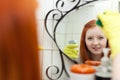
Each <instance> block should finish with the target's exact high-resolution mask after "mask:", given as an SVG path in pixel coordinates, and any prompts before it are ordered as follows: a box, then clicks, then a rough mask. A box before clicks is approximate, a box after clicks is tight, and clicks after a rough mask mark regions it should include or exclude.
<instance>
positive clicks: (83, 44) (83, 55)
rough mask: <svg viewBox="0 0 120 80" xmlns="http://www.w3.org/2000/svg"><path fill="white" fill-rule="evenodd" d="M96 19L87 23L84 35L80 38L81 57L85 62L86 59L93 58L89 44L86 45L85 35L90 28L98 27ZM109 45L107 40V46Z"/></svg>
mask: <svg viewBox="0 0 120 80" xmlns="http://www.w3.org/2000/svg"><path fill="white" fill-rule="evenodd" d="M96 26H97V25H96V20H91V21H89V22H88V23H87V24H85V26H84V28H83V31H82V35H81V40H80V59H81V61H82V62H83V63H84V62H85V61H86V60H92V58H91V56H90V51H89V50H88V48H87V46H86V42H85V36H86V32H87V30H88V29H90V28H93V27H96ZM106 47H109V45H108V41H107V46H106Z"/></svg>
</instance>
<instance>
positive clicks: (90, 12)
mask: <svg viewBox="0 0 120 80" xmlns="http://www.w3.org/2000/svg"><path fill="white" fill-rule="evenodd" d="M103 2H104V1H103ZM103 2H101V3H96V4H91V5H87V6H83V7H80V8H79V9H76V10H73V11H71V13H69V14H68V15H66V17H64V19H62V20H61V22H60V23H59V24H58V26H57V29H56V33H55V34H56V42H57V44H58V46H59V48H60V49H61V50H62V51H63V52H64V54H66V55H67V56H68V57H70V58H71V59H73V60H75V61H77V62H79V48H80V38H81V32H82V29H83V27H84V25H85V24H86V23H87V22H88V21H90V20H92V19H97V14H98V13H102V12H103V11H104V10H105V9H107V8H108V9H109V8H110V5H107V6H106V7H105V8H104V9H103V7H101V6H99V5H101V4H103ZM105 3H107V4H110V2H108V1H106V2H105ZM98 9H99V10H98ZM71 41H72V43H71ZM73 43H74V44H73ZM71 47H72V48H71Z"/></svg>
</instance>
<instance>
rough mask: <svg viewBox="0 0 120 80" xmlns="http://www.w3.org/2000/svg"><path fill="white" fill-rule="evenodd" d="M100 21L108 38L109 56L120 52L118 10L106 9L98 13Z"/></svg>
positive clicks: (119, 19)
mask: <svg viewBox="0 0 120 80" xmlns="http://www.w3.org/2000/svg"><path fill="white" fill-rule="evenodd" d="M98 20H100V21H101V23H102V26H103V27H102V30H103V32H104V33H105V35H106V36H107V38H108V41H109V45H110V48H111V57H112V58H113V57H115V56H116V55H117V53H120V14H119V13H118V12H113V11H106V12H105V13H103V14H99V15H98Z"/></svg>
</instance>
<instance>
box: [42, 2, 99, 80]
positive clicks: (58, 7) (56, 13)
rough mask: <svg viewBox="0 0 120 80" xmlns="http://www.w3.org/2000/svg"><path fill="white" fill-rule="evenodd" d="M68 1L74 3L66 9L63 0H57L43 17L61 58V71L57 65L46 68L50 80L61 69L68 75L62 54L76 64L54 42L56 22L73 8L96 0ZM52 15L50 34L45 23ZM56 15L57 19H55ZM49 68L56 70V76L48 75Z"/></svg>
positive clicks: (61, 72) (56, 79)
mask: <svg viewBox="0 0 120 80" xmlns="http://www.w3.org/2000/svg"><path fill="white" fill-rule="evenodd" d="M67 1H68V2H71V3H75V4H74V5H71V6H72V7H71V8H70V9H68V10H62V9H63V8H64V7H65V6H64V5H65V0H57V2H56V9H52V10H50V11H49V12H48V13H47V15H46V17H45V22H44V24H45V29H46V31H47V33H48V35H49V36H50V37H51V39H52V40H53V41H54V42H55V44H56V46H57V48H58V50H59V54H60V58H61V62H62V69H61V71H60V70H59V68H58V66H55V65H52V66H49V67H48V68H47V70H46V75H47V77H48V78H49V79H50V80H58V79H59V78H60V77H61V76H62V74H63V71H65V73H66V75H67V76H68V77H69V74H68V72H67V70H66V67H65V62H64V58H63V55H64V56H66V57H67V58H68V59H69V60H70V61H72V62H73V63H75V64H77V62H76V61H75V60H73V59H71V58H69V57H68V56H67V55H65V54H64V52H63V51H62V50H61V49H60V48H59V46H58V44H57V42H56V34H55V33H56V29H57V26H58V24H59V23H60V22H61V20H62V19H63V18H64V17H65V16H66V15H67V14H68V13H70V12H71V11H73V10H75V9H79V7H82V6H84V5H87V4H89V3H92V2H95V1H98V0H86V1H84V3H82V4H81V0H67ZM50 15H52V20H53V21H56V24H55V25H54V30H53V34H51V33H50V32H49V30H48V27H49V25H48V24H47V23H48V17H49V16H50ZM56 16H58V17H57V19H56ZM50 68H55V69H56V72H55V73H54V74H58V73H60V74H59V75H58V77H57V78H55V79H53V78H52V77H50V76H49V74H48V72H49V69H50Z"/></svg>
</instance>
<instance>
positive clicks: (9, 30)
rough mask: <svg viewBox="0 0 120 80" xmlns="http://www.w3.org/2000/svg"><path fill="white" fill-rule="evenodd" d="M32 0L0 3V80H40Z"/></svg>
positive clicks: (3, 1)
mask: <svg viewBox="0 0 120 80" xmlns="http://www.w3.org/2000/svg"><path fill="white" fill-rule="evenodd" d="M35 9H36V1H35V0H1V1H0V80H41V73H40V72H39V71H40V65H39V64H40V63H39V57H38V41H37V31H36V17H35Z"/></svg>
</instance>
